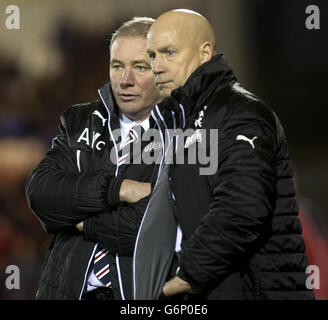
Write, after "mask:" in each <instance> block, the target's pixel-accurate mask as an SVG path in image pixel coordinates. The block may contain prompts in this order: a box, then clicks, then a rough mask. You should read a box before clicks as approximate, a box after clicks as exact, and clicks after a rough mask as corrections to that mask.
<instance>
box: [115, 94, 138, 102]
mask: <svg viewBox="0 0 328 320" xmlns="http://www.w3.org/2000/svg"><path fill="white" fill-rule="evenodd" d="M118 96H119V97H120V99H121V100H122V101H132V100H134V99H135V98H136V97H137V95H135V94H130V93H121V94H119V95H118Z"/></svg>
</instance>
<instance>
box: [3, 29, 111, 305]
mask: <svg viewBox="0 0 328 320" xmlns="http://www.w3.org/2000/svg"><path fill="white" fill-rule="evenodd" d="M108 35H109V34H108ZM54 41H55V42H56V45H57V46H58V48H59V52H61V55H62V59H61V61H62V68H61V69H62V71H61V72H60V73H59V74H58V75H56V76H55V77H53V76H51V77H50V76H49V77H47V76H46V77H43V78H31V77H29V76H28V75H26V74H24V73H23V72H22V70H20V69H19V68H18V66H17V65H16V64H14V63H11V62H10V60H7V59H5V58H4V57H1V56H0V74H1V77H0V105H1V108H0V283H1V285H0V299H33V298H34V295H35V292H36V289H37V288H36V286H37V283H38V278H39V274H40V268H41V265H42V261H43V259H44V255H45V252H46V249H47V247H48V244H49V240H50V237H49V235H47V234H46V232H45V231H44V230H43V229H42V227H41V226H40V223H39V222H38V221H37V219H36V218H35V217H34V215H33V214H32V213H31V211H30V210H29V208H28V206H27V203H26V198H25V191H24V186H25V181H26V178H27V177H28V175H29V174H30V172H31V170H32V169H33V167H34V166H36V165H37V163H38V162H39V161H40V160H41V159H42V157H43V156H44V154H45V152H46V151H47V150H48V149H49V148H50V146H51V140H52V139H53V138H54V136H55V135H56V133H57V128H58V125H59V116H60V114H61V113H62V112H63V111H64V110H65V109H66V108H67V107H68V106H70V105H73V104H76V103H78V102H86V101H90V100H95V99H97V89H98V87H100V86H101V84H102V83H103V82H104V81H105V78H106V77H107V73H108V58H109V54H108V49H107V48H108V43H107V41H106V39H105V38H104V37H103V36H101V37H100V36H98V35H94V34H87V33H85V32H83V33H82V32H78V31H76V30H74V28H72V27H68V26H67V25H65V24H63V25H62V27H61V28H59V29H58V32H57V35H56V37H55V38H54ZM92 85H94V87H93V86H92ZM97 86H98V87H97ZM12 264H14V265H17V266H19V269H20V273H21V274H20V280H21V285H20V287H21V288H20V290H7V288H6V286H5V278H6V277H8V274H6V273H5V270H6V267H7V266H8V265H12Z"/></svg>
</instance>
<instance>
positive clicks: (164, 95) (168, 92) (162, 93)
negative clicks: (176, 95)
mask: <svg viewBox="0 0 328 320" xmlns="http://www.w3.org/2000/svg"><path fill="white" fill-rule="evenodd" d="M171 92H172V90H169V89H163V90H160V91H159V94H160V96H161V97H162V98H163V99H165V98H168V97H169V96H170V95H171Z"/></svg>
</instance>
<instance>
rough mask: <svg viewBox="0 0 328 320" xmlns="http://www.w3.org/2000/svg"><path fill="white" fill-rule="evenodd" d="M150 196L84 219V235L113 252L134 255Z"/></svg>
mask: <svg viewBox="0 0 328 320" xmlns="http://www.w3.org/2000/svg"><path fill="white" fill-rule="evenodd" d="M148 200H149V196H148V197H146V198H143V199H141V200H140V201H138V202H137V203H134V204H122V205H120V206H118V207H117V209H116V210H112V211H110V212H103V213H100V214H97V215H95V216H91V217H89V218H87V219H86V220H85V221H84V224H83V236H84V238H85V239H86V240H91V241H94V242H99V243H101V245H102V246H103V247H104V248H106V249H107V250H109V251H110V252H112V253H119V254H121V255H124V256H132V255H133V251H134V246H135V241H136V238H137V234H138V230H139V226H140V222H141V220H142V217H143V213H144V210H145V208H146V205H147V202H148Z"/></svg>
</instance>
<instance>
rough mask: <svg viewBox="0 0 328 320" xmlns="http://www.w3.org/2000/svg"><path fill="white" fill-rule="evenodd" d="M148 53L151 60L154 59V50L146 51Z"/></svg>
mask: <svg viewBox="0 0 328 320" xmlns="http://www.w3.org/2000/svg"><path fill="white" fill-rule="evenodd" d="M148 55H149V58H150V59H151V60H154V59H155V58H156V54H155V53H154V52H150V53H148Z"/></svg>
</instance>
